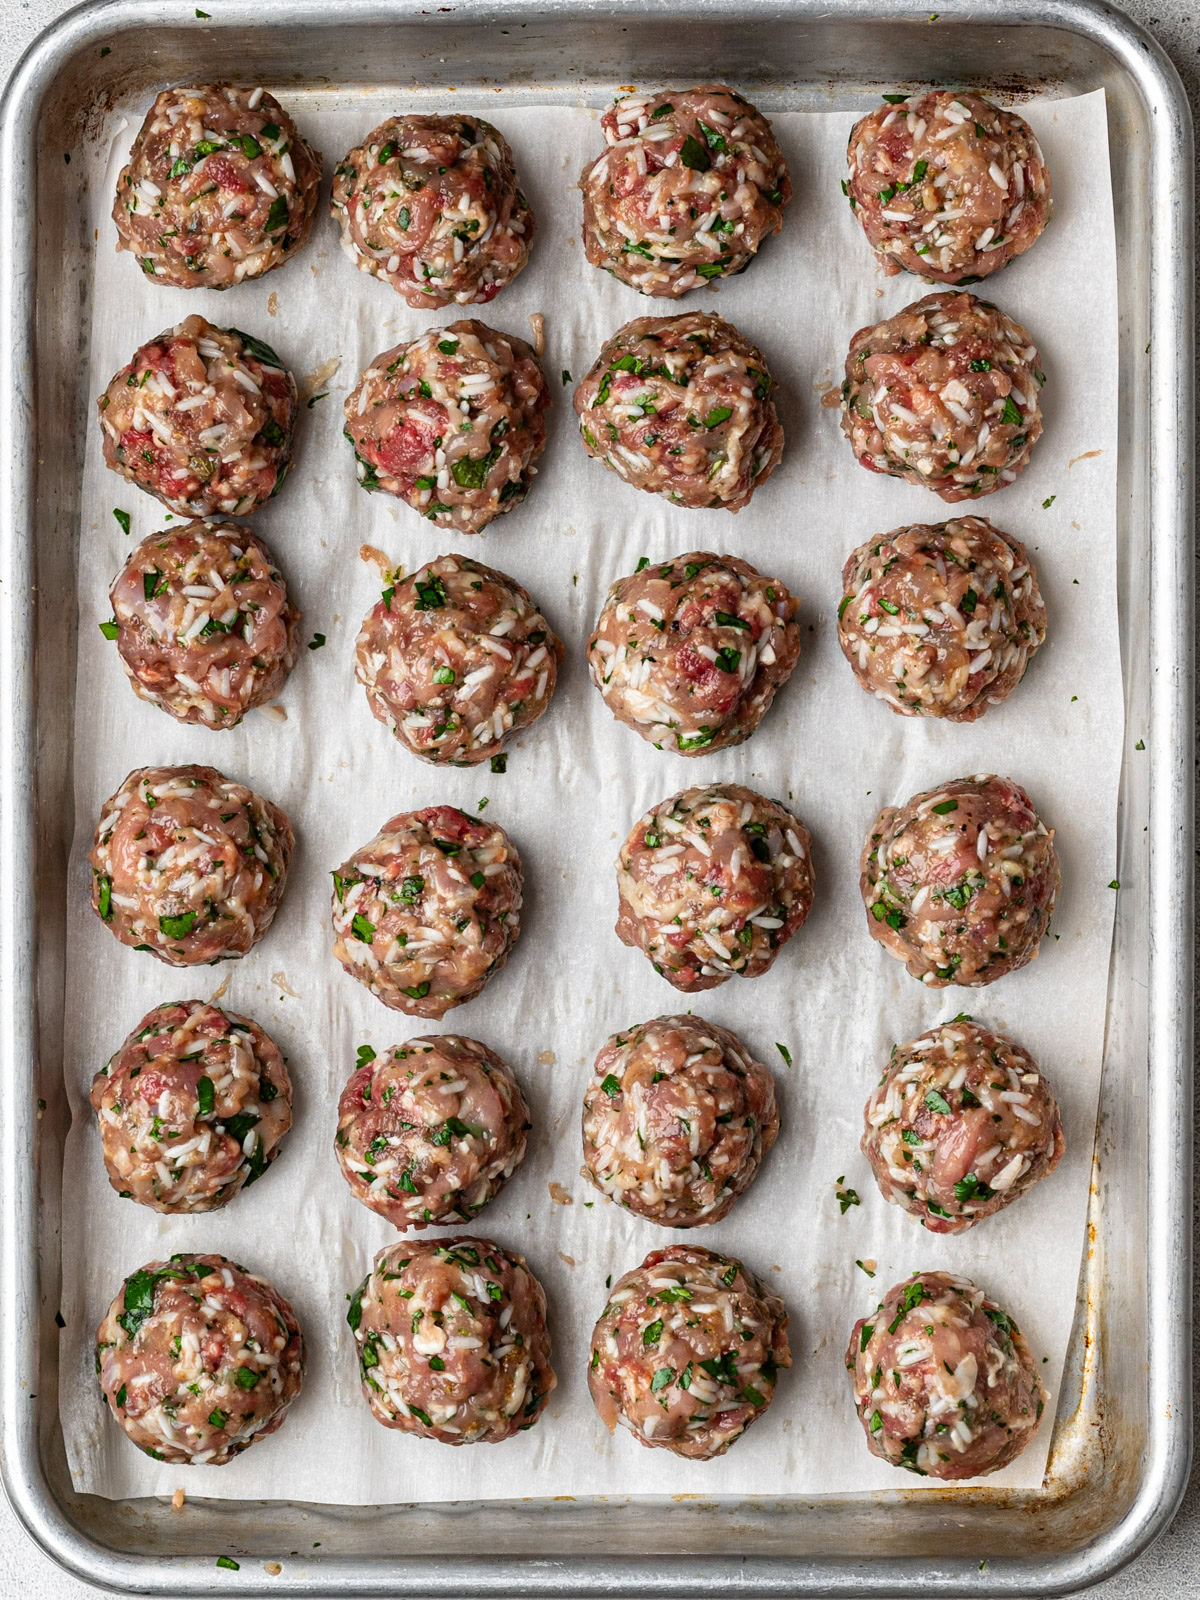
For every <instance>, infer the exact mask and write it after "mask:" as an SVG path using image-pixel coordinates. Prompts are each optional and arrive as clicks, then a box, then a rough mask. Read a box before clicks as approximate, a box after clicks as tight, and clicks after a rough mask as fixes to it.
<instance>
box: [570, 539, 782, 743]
mask: <svg viewBox="0 0 1200 1600" xmlns="http://www.w3.org/2000/svg"><path fill="white" fill-rule="evenodd" d="M796 611H797V602H796V600H795V597H794V596H793V595H791V594H789V593H788V590H787V587H786V585H785V584H783V583H781V582H780V580H779V579H778V578H764V577H761V576H760V575H759V573H758V572H757V571H756V569H755V568H754V567H752V566H751V565H750V563H749V562H748V561H740V560H738V558H737V557H736V556H718V555H714V554H712V552H711V551H708V550H693V551H690V552H689V553H688V554H687V555H682V556H676V557H675V558H674V559H673V560H669V561H661V562H655V563H654V565H653V566H651V565H650V564H649V563H648V562H647V561H646V559H645V558H644V557H643V559H642V560H641V561H640V562H639V563H638V570H637V571H636V572H635V573H634V574H633V576H632V577H629V578H621V579H619V580H618V581H617V582H616V583H615V584H613V586H612V588H611V589H610V590H609V591H608V599H607V600H606V601H605V602H604V609H603V611H601V613H600V617H599V620H598V621H597V623H596V627H595V631H594V632H593V634H592V637H591V638H590V639H589V640H588V667H589V669H590V671H591V674H592V682H593V683H594V684H595V685H596V687H597V689H599V691H600V693H601V694H602V695H603V696H604V698H605V700H606V701H607V703H608V708H609V710H610V711H611V712H612V714H613V716H615V717H616V719H617V721H618V722H623V723H624V724H625V726H626V727H627V728H632V729H633V730H634V732H635V733H640V734H641V736H642V738H643V739H646V740H648V741H649V742H650V743H651V744H654V745H658V746H660V747H662V746H665V747H666V748H667V749H668V750H677V751H678V752H679V754H680V755H685V756H698V755H703V754H705V752H707V751H710V750H723V749H725V748H726V747H727V746H728V745H733V744H741V742H742V740H743V739H748V738H749V737H750V735H751V734H752V733H753V732H754V730H755V728H757V727H758V725H759V723H760V722H761V721H762V719H763V718H764V717H765V716H766V714H767V712H768V710H769V709H770V706H771V701H772V700H774V698H775V691H776V689H778V688H779V686H780V685H781V684H783V683H786V682H787V680H788V678H789V677H790V676H791V673H792V668H793V667H794V666H795V665H796V658H797V656H798V655H799V654H800V624H799V623H798V622H797V621H796Z"/></svg>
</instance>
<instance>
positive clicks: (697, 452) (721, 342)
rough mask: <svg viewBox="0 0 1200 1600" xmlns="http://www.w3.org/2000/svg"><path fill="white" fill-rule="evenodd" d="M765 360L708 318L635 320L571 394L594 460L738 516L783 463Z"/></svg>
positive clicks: (656, 489) (635, 481)
mask: <svg viewBox="0 0 1200 1600" xmlns="http://www.w3.org/2000/svg"><path fill="white" fill-rule="evenodd" d="M773 387H774V379H773V378H772V377H771V374H770V373H769V372H768V371H767V363H766V361H765V360H764V359H763V356H762V353H761V351H759V350H757V349H756V348H755V347H754V345H752V344H751V343H750V341H749V339H746V338H743V336H742V335H741V334H740V333H739V332H738V330H737V329H736V328H735V327H734V326H733V324H732V323H730V322H725V321H724V320H723V319H722V318H721V317H718V316H715V315H714V314H713V313H712V312H708V311H687V312H682V313H681V314H680V315H678V316H674V317H637V318H635V319H634V321H632V322H627V323H626V324H625V326H624V327H623V328H618V329H617V331H616V333H614V334H613V336H612V338H611V339H610V340H609V341H608V343H607V344H606V345H605V346H604V349H603V350H602V351H601V352H600V356H599V359H598V360H597V361H596V364H595V365H594V366H593V367H592V370H591V371H590V372H589V373H588V375H587V377H586V378H584V380H583V382H582V383H581V384H580V385H579V387H578V388H577V389H576V391H575V410H576V412H577V413H578V416H579V429H580V433H581V435H582V437H583V443H584V447H585V449H586V450H587V453H588V455H590V456H595V457H597V459H598V460H601V461H603V462H604V465H605V466H606V467H608V468H610V469H611V470H612V471H613V472H615V473H616V474H617V476H618V477H621V478H624V480H625V482H626V483H628V484H632V486H633V487H634V488H635V489H646V490H648V491H649V492H650V493H652V494H661V495H665V496H666V497H667V499H668V500H670V501H672V502H673V503H674V504H675V505H679V506H688V507H689V508H691V509H698V508H702V507H708V508H710V509H717V510H720V509H724V510H726V511H740V510H741V509H742V507H743V506H746V505H749V504H750V497H751V495H752V494H753V493H754V491H755V490H756V489H757V488H759V487H760V486H761V485H762V484H764V483H766V481H767V479H768V478H769V477H770V476H771V474H772V473H773V472H774V471H775V468H776V467H777V466H778V465H779V462H780V459H781V458H782V456H783V427H782V425H781V424H780V421H779V416H778V414H777V412H776V410H775V402H774V401H773V400H772V399H771V390H772V388H773Z"/></svg>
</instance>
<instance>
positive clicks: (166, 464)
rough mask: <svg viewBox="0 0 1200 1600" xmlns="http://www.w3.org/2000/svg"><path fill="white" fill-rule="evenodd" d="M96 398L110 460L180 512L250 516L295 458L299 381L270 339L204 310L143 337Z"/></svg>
mask: <svg viewBox="0 0 1200 1600" xmlns="http://www.w3.org/2000/svg"><path fill="white" fill-rule="evenodd" d="M97 404H98V406H99V408H100V427H101V430H102V432H103V434H104V460H105V464H106V465H107V466H110V467H111V468H112V469H113V471H114V472H119V473H120V474H121V476H122V477H123V478H127V479H128V480H129V482H130V483H135V484H137V486H138V488H139V489H144V490H145V491H146V493H147V494H152V495H153V496H154V497H155V499H156V500H161V501H162V503H163V505H165V506H169V507H170V509H171V510H172V511H177V512H179V514H180V515H181V516H185V517H189V516H190V517H210V516H213V515H215V514H216V513H217V512H224V513H226V514H227V515H230V516H237V517H246V516H249V515H250V513H251V512H252V511H257V510H258V509H259V507H260V506H262V505H265V504H266V502H267V501H268V500H269V499H270V498H271V496H272V495H273V494H276V493H277V492H278V491H279V488H280V486H281V485H282V483H283V480H284V476H285V474H286V473H287V470H288V467H289V466H290V465H291V460H292V433H293V430H294V429H295V426H296V407H297V401H296V380H295V379H294V378H293V377H292V375H291V373H290V372H288V371H286V370H285V368H284V366H283V363H282V362H281V361H280V359H279V357H278V356H277V355H276V354H275V352H274V350H272V349H271V347H270V345H268V344H263V342H262V340H261V339H253V338H251V337H250V335H249V334H248V333H240V332H239V331H238V330H237V329H236V328H214V327H213V325H212V323H211V322H206V321H205V320H204V318H203V317H187V318H186V319H185V320H184V321H183V322H181V323H180V324H179V326H178V327H176V328H168V329H167V331H166V332H165V333H160V334H159V335H158V337H157V338H156V339H151V340H150V341H149V343H148V344H144V345H143V346H142V347H141V349H140V350H139V351H138V352H137V353H136V355H135V356H134V358H133V360H132V361H130V362H128V363H127V364H126V365H125V366H123V367H122V368H121V370H120V372H118V373H117V375H116V377H114V378H113V380H112V382H111V383H110V384H109V386H108V388H107V389H106V390H105V391H104V393H103V394H102V395H101V396H100V399H99V401H98V402H97Z"/></svg>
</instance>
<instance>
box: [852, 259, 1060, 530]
mask: <svg viewBox="0 0 1200 1600" xmlns="http://www.w3.org/2000/svg"><path fill="white" fill-rule="evenodd" d="M1045 381H1046V379H1045V374H1044V373H1042V372H1041V371H1040V360H1039V357H1038V353H1037V349H1036V347H1035V345H1034V343H1033V340H1032V339H1031V338H1030V337H1029V335H1028V333H1026V331H1025V329H1024V328H1022V327H1021V326H1020V324H1019V323H1016V322H1014V321H1013V320H1012V318H1011V317H1006V316H1005V315H1004V313H1003V311H1000V310H998V309H997V307H995V306H994V305H992V304H991V303H990V302H989V301H987V300H977V299H976V298H975V296H974V295H973V294H953V293H952V292H951V291H949V290H944V291H943V292H941V293H940V294H930V295H926V296H925V298H924V300H917V301H915V302H914V303H913V304H912V305H911V306H906V307H905V309H904V310H903V311H899V312H897V314H896V315H895V316H894V317H888V318H887V319H886V320H885V321H884V322H877V323H876V324H875V325H874V327H871V328H860V329H859V330H858V332H857V333H856V334H855V335H854V337H853V339H851V341H850V353H849V355H848V356H847V357H846V381H845V382H844V383H843V385H842V432H843V433H844V434H845V435H846V437H847V439H849V441H850V443H851V445H852V446H853V449H854V454H855V455H856V456H857V457H858V460H859V463H860V464H861V465H862V466H864V467H867V468H868V469H869V470H870V471H871V472H882V473H884V474H885V475H886V476H888V477H892V478H904V479H905V480H906V481H907V482H908V483H919V484H923V485H924V486H925V487H926V488H927V489H932V490H933V492H934V493H935V494H936V495H940V496H941V498H942V499H943V500H946V501H956V500H970V499H973V498H975V497H976V496H977V495H981V494H993V493H994V492H995V491H996V490H997V489H1003V488H1004V486H1005V485H1006V484H1009V483H1012V482H1013V480H1014V479H1015V478H1016V476H1017V474H1018V473H1019V472H1023V471H1024V469H1025V467H1026V466H1027V465H1028V464H1029V457H1030V455H1031V454H1032V451H1033V447H1034V445H1035V444H1036V442H1037V440H1038V439H1039V438H1040V436H1041V432H1042V405H1041V400H1040V398H1039V390H1040V389H1041V386H1042V384H1043V383H1045Z"/></svg>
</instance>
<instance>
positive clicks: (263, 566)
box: [107, 521, 300, 728]
mask: <svg viewBox="0 0 1200 1600" xmlns="http://www.w3.org/2000/svg"><path fill="white" fill-rule="evenodd" d="M109 599H110V600H111V602H112V610H113V620H112V623H111V624H109V625H108V630H107V631H112V630H113V629H115V637H116V641H117V649H118V651H119V652H120V656H121V664H122V666H123V667H124V668H125V671H126V673H127V674H128V677H129V681H130V683H131V684H132V685H133V688H134V692H135V693H136V694H137V695H138V697H139V698H140V699H142V700H148V701H149V702H150V704H151V705H154V706H158V707H159V708H160V709H161V710H163V711H165V712H166V713H167V714H168V716H172V717H174V718H175V719H176V721H178V722H200V723H203V724H204V726H205V727H209V728H234V727H236V726H237V724H238V723H239V722H240V721H241V720H242V717H243V716H244V715H245V713H246V712H247V711H251V710H253V708H254V707H255V706H261V705H264V704H265V703H266V702H267V701H268V700H273V699H274V698H275V696H276V695H277V694H278V693H279V691H280V690H281V689H282V688H283V685H284V683H285V682H286V681H287V675H288V673H289V672H290V671H291V670H292V666H293V665H294V663H295V660H296V651H297V649H298V648H299V632H300V612H299V611H298V610H297V609H296V607H295V606H293V605H292V604H291V602H290V601H289V599H288V592H287V585H286V583H285V582H284V580H283V575H282V573H280V571H279V569H278V568H277V567H276V565H275V558H274V556H273V555H272V554H271V552H270V551H269V550H268V549H267V547H266V545H265V544H264V543H263V542H262V540H261V539H259V538H256V537H255V535H254V534H252V533H251V532H250V531H249V530H248V529H246V528H242V527H238V526H236V525H235V524H234V523H230V522H226V523H216V522H203V521H197V522H188V523H184V524H182V525H181V526H180V527H178V528H167V529H164V531H163V532H162V533H152V534H151V535H150V536H149V538H147V539H143V540H142V542H141V544H139V545H138V547H137V549H136V550H135V551H134V552H133V554H132V555H131V556H130V557H129V560H128V561H127V562H126V563H125V565H124V567H123V568H122V570H121V571H120V572H119V573H118V575H117V577H116V578H115V579H114V580H113V585H112V588H111V589H110V590H109Z"/></svg>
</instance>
